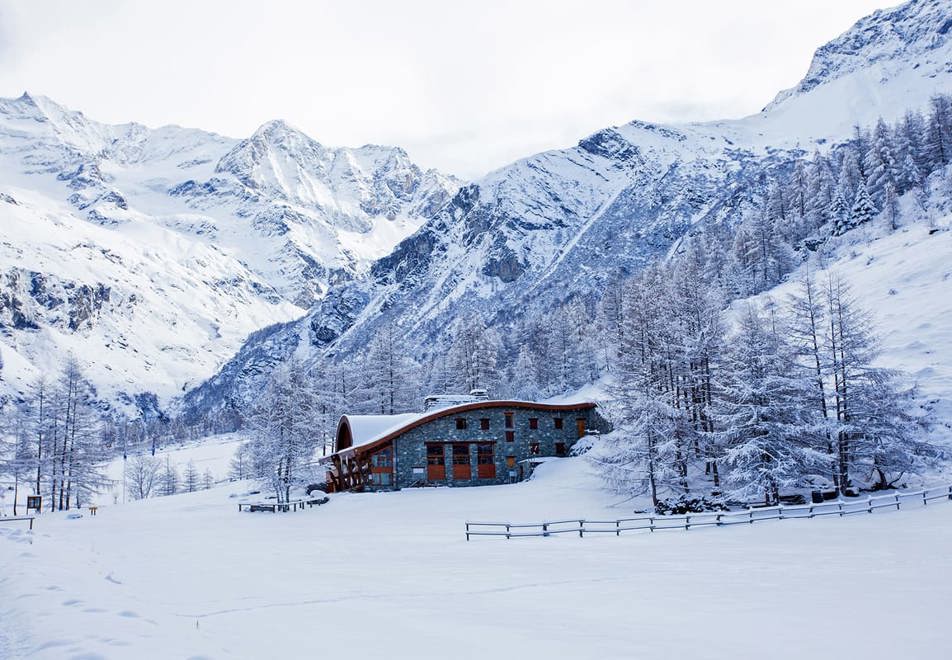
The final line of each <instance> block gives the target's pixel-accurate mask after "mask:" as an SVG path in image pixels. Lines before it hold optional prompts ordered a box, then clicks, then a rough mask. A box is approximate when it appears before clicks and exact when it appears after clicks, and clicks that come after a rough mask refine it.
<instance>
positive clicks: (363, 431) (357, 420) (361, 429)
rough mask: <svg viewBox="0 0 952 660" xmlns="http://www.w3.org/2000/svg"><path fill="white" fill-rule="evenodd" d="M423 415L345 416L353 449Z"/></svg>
mask: <svg viewBox="0 0 952 660" xmlns="http://www.w3.org/2000/svg"><path fill="white" fill-rule="evenodd" d="M424 416H425V415H424V413H400V414H398V415H347V421H348V423H349V424H350V432H351V434H352V435H353V440H354V444H353V445H352V446H353V447H360V446H362V445H367V444H370V443H371V442H374V441H375V440H379V439H380V438H382V437H384V436H385V435H387V434H388V433H392V432H393V431H396V430H398V429H401V428H403V427H404V426H406V425H407V424H412V423H413V422H415V421H416V420H418V419H420V418H421V417H424Z"/></svg>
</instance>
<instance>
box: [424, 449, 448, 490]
mask: <svg viewBox="0 0 952 660" xmlns="http://www.w3.org/2000/svg"><path fill="white" fill-rule="evenodd" d="M445 461H446V457H445V455H444V448H443V445H442V444H440V443H433V444H428V445H427V446H426V480H427V481H445V480H446V462H445Z"/></svg>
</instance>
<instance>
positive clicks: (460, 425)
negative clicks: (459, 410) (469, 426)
mask: <svg viewBox="0 0 952 660" xmlns="http://www.w3.org/2000/svg"><path fill="white" fill-rule="evenodd" d="M456 428H457V429H460V430H462V429H465V428H466V418H465V417H457V418H456Z"/></svg>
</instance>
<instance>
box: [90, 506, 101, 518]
mask: <svg viewBox="0 0 952 660" xmlns="http://www.w3.org/2000/svg"><path fill="white" fill-rule="evenodd" d="M98 508H99V507H98V506H91V507H89V515H90V516H95V515H96V509H98Z"/></svg>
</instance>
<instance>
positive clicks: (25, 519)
mask: <svg viewBox="0 0 952 660" xmlns="http://www.w3.org/2000/svg"><path fill="white" fill-rule="evenodd" d="M33 518H34V516H10V517H8V518H0V523H5V522H28V521H29V523H30V529H33Z"/></svg>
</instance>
